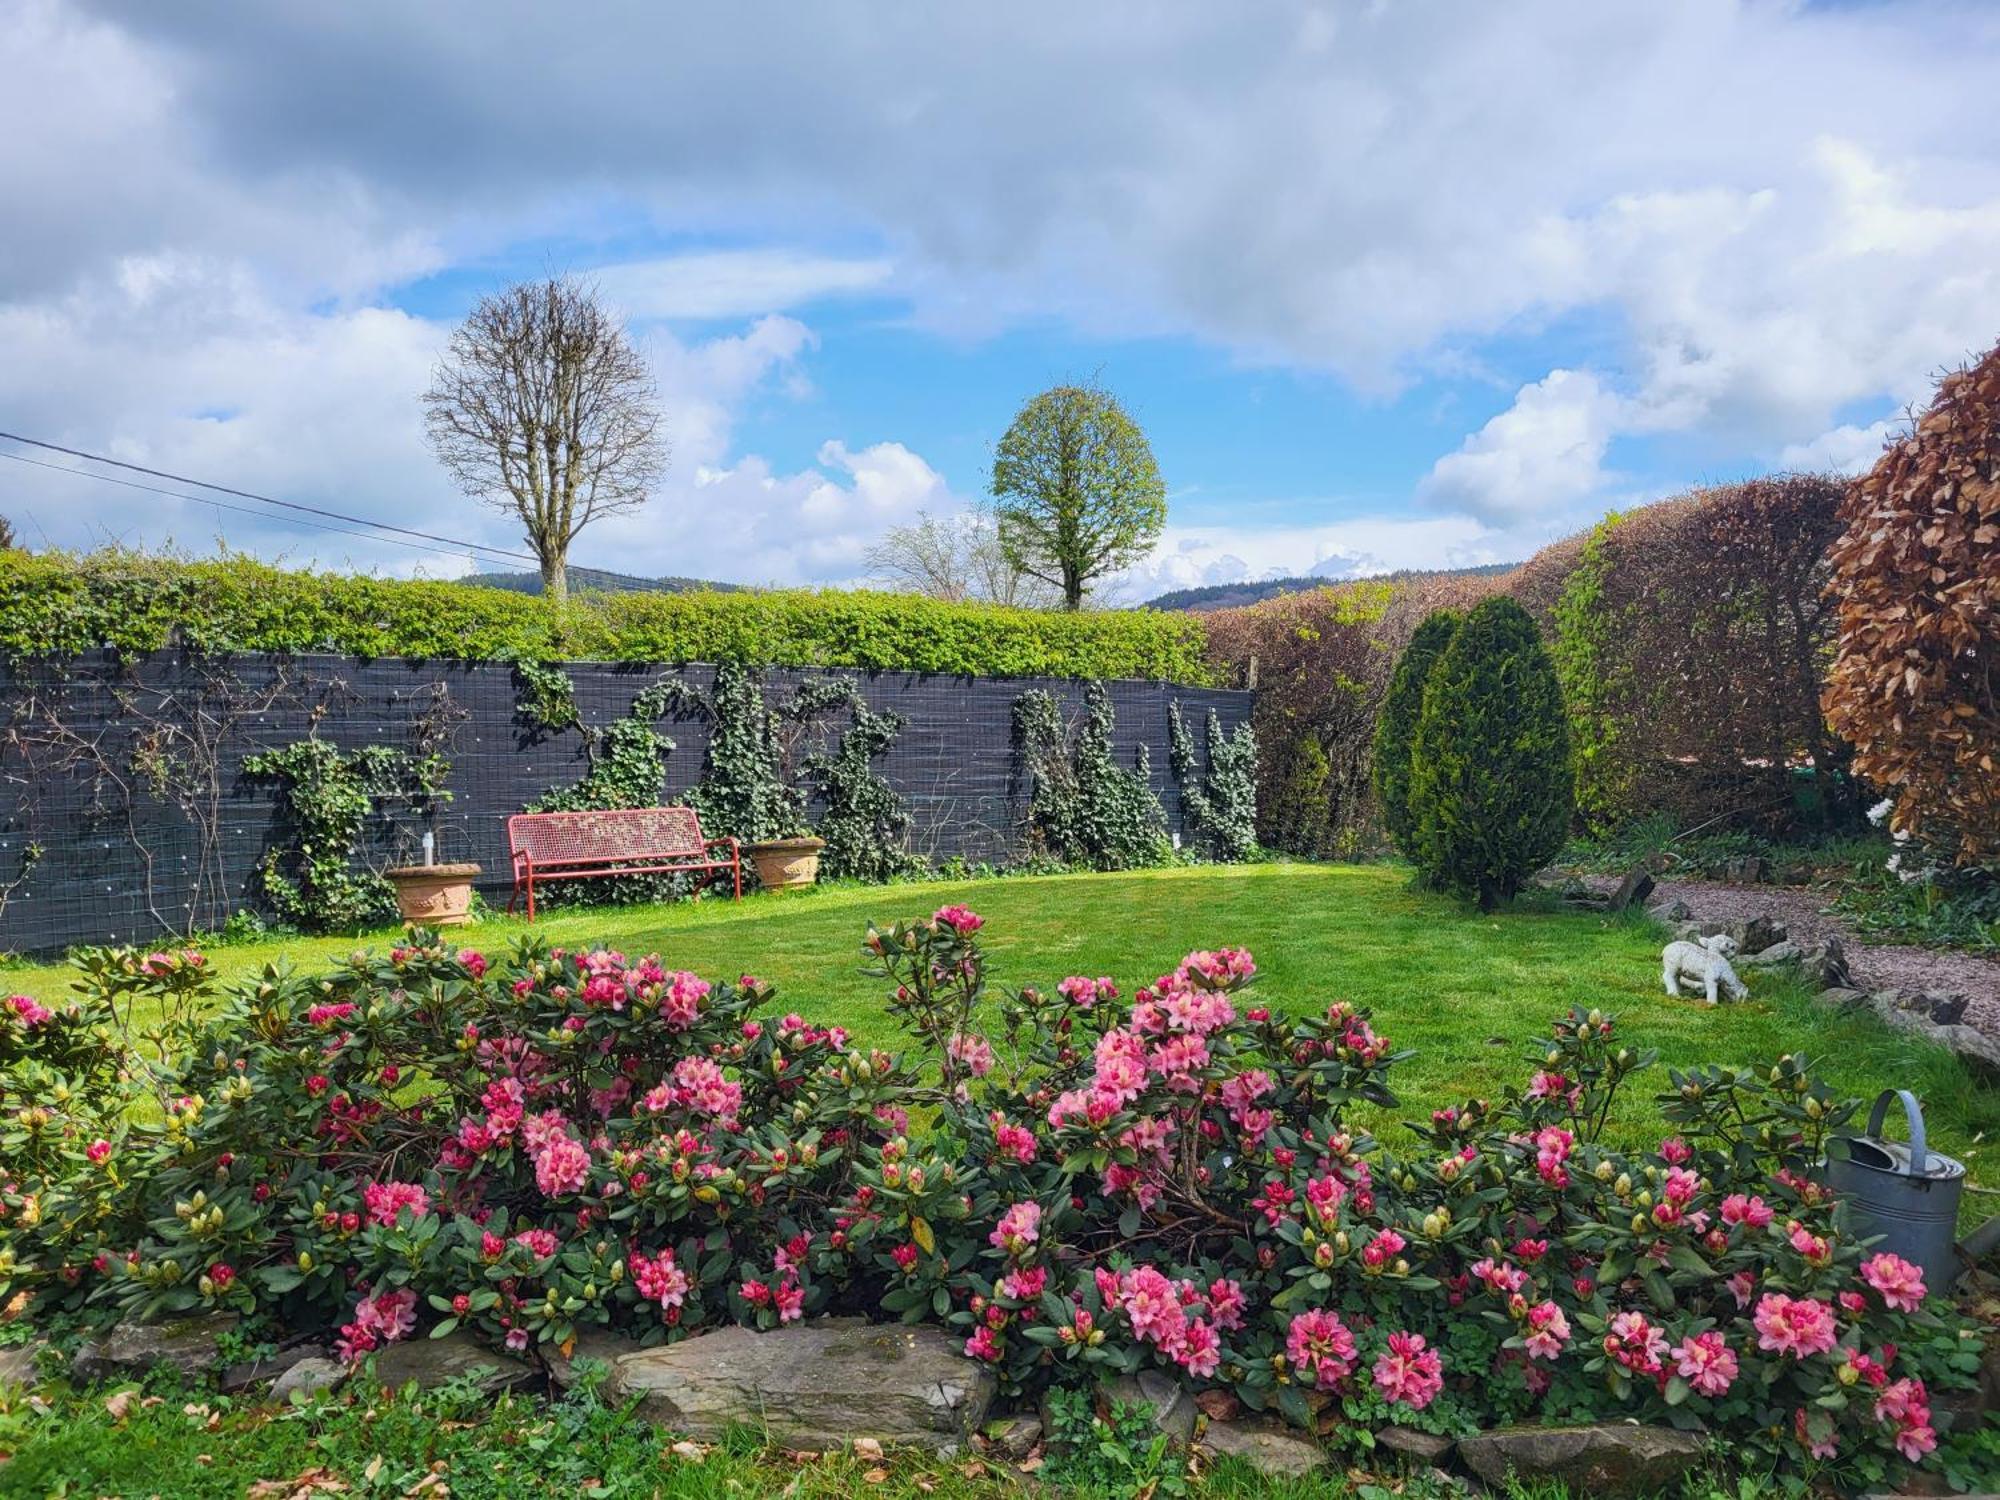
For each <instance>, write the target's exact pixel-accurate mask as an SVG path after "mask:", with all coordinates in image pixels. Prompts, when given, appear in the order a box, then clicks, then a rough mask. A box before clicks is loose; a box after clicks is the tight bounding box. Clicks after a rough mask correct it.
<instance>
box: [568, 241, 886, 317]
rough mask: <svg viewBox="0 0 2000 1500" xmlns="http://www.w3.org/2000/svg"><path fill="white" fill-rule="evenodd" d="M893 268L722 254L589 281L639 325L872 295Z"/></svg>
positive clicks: (674, 259)
mask: <svg viewBox="0 0 2000 1500" xmlns="http://www.w3.org/2000/svg"><path fill="white" fill-rule="evenodd" d="M892 269H893V268H892V267H891V265H890V263H889V262H888V261H886V260H882V259H879V258H877V259H864V260H843V259H839V258H836V257H833V256H824V255H809V254H805V253H803V252H801V251H797V250H785V249H772V250H717V251H708V252H703V253H700V254H691V255H672V256H663V257H661V258H659V259H656V260H642V261H628V262H625V263H624V264H621V265H615V266H605V267H603V268H602V269H600V270H595V271H592V272H591V273H590V276H591V279H593V280H594V281H596V282H597V284H598V285H599V287H601V288H602V289H603V291H604V294H605V296H606V297H607V298H609V299H610V300H612V301H613V302H616V303H617V304H619V305H620V306H621V307H622V308H623V309H624V310H625V311H626V312H627V313H628V314H629V315H630V316H632V317H634V318H745V317H754V316H756V315H757V314H759V313H771V312H780V311H783V310H784V309H786V308H793V307H798V306H801V305H803V304H805V303H808V302H817V301H819V300H821V299H823V298H827V297H840V296H853V295H855V294H857V293H861V292H867V291H872V290H875V289H876V288H879V287H880V286H881V285H882V283H883V282H885V281H887V280H888V278H889V273H890V271H891V270H892Z"/></svg>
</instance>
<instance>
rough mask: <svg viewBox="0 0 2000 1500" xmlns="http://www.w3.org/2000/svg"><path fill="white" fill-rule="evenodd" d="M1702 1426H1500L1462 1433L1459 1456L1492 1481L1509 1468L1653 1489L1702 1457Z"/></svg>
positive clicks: (1575, 1483)
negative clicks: (1698, 1430) (1691, 1429)
mask: <svg viewBox="0 0 2000 1500" xmlns="http://www.w3.org/2000/svg"><path fill="white" fill-rule="evenodd" d="M1704 1451H1705V1444H1704V1443H1703V1441H1702V1439H1701V1437H1700V1435H1699V1434H1697V1433H1692V1432H1678V1431H1675V1430H1674V1429H1673V1428H1671V1427H1637V1426H1626V1425H1623V1424H1619V1423H1610V1422H1606V1423H1600V1424H1597V1425H1595V1426H1589V1427H1500V1428H1495V1429H1494V1430H1493V1431H1491V1432H1480V1433H1474V1434H1473V1435H1472V1436H1471V1437H1465V1438H1460V1439H1459V1440H1458V1456H1459V1458H1460V1459H1461V1460H1462V1461H1463V1462H1464V1464H1465V1466H1466V1467H1467V1468H1469V1469H1471V1470H1472V1472H1473V1473H1475V1474H1477V1475H1478V1476H1479V1477H1480V1478H1481V1479H1483V1480H1485V1481H1486V1482H1487V1483H1488V1484H1495V1485H1497V1484H1504V1483H1505V1482H1506V1479H1507V1476H1508V1474H1510V1473H1512V1474H1515V1475H1518V1476H1519V1477H1520V1478H1523V1479H1536V1478H1548V1479H1556V1480H1560V1481H1561V1482H1562V1483H1563V1484H1564V1485H1566V1486H1567V1487H1568V1488H1569V1490H1570V1492H1571V1493H1572V1494H1578V1495H1590V1496H1606V1495H1616V1496H1633V1497H1638V1496H1650V1495H1655V1494H1658V1493H1661V1492H1663V1491H1665V1490H1667V1489H1669V1488H1670V1487H1671V1486H1672V1485H1673V1483H1674V1481H1675V1480H1677V1479H1679V1478H1680V1476H1681V1475H1682V1474H1684V1473H1686V1472H1687V1471H1688V1470H1689V1469H1691V1468H1693V1467H1694V1466H1695V1465H1696V1464H1698V1463H1700V1462H1701V1460H1702V1456H1703V1453H1704Z"/></svg>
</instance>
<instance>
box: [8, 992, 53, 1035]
mask: <svg viewBox="0 0 2000 1500" xmlns="http://www.w3.org/2000/svg"><path fill="white" fill-rule="evenodd" d="M7 1008H8V1009H9V1010H11V1011H13V1012H14V1015H15V1016H16V1018H17V1019H19V1021H20V1023H21V1024H22V1025H23V1026H25V1027H26V1028H27V1029H28V1030H30V1031H33V1030H34V1029H35V1028H36V1027H37V1026H46V1025H47V1024H48V1023H49V1022H50V1021H53V1020H54V1019H55V1018H56V1013H55V1012H54V1011H52V1010H50V1009H49V1008H48V1007H47V1006H45V1005H41V1004H38V1003H37V1002H36V1001H34V1000H32V999H30V998H29V997H28V996H26V995H9V996H8V997H7Z"/></svg>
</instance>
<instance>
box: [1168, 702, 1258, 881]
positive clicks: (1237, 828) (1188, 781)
mask: <svg viewBox="0 0 2000 1500" xmlns="http://www.w3.org/2000/svg"><path fill="white" fill-rule="evenodd" d="M1167 764H1168V768H1169V769H1170V770H1171V771H1172V772H1173V776H1174V783H1175V785H1177V786H1178V787H1179V788H1180V793H1181V810H1182V812H1184V813H1185V814H1186V820H1187V825H1188V831H1189V833H1190V834H1191V835H1192V836H1193V838H1194V840H1195V843H1196V845H1197V851H1196V852H1198V853H1201V854H1203V855H1205V856H1206V857H1208V858H1209V859H1216V860H1221V861H1223V862H1224V863H1226V864H1235V863H1237V862H1239V861H1242V860H1246V859H1248V858H1249V857H1250V856H1251V855H1253V854H1255V853H1256V852H1257V735H1256V731H1255V730H1253V729H1252V728H1251V727H1250V725H1249V723H1248V722H1245V723H1243V724H1240V725H1238V726H1237V729H1236V732H1235V733H1234V734H1230V735H1225V734H1224V733H1223V732H1222V721H1221V720H1220V719H1219V718H1217V717H1216V713H1215V710H1214V709H1210V710H1209V711H1208V767H1207V769H1206V770H1205V771H1204V770H1203V769H1202V768H1201V765H1200V761H1199V760H1198V758H1197V756H1196V753H1195V747H1194V736H1193V735H1192V734H1190V733H1188V727H1187V724H1186V722H1185V721H1183V720H1182V718H1181V706H1180V704H1179V703H1169V704H1168V705H1167Z"/></svg>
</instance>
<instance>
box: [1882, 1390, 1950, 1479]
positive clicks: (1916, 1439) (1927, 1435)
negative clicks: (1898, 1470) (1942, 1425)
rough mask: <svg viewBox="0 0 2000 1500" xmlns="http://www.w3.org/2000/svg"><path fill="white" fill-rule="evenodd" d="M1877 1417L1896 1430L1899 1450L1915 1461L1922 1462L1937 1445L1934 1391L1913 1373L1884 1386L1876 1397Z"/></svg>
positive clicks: (1894, 1439)
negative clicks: (1933, 1412) (1933, 1422)
mask: <svg viewBox="0 0 2000 1500" xmlns="http://www.w3.org/2000/svg"><path fill="white" fill-rule="evenodd" d="M1875 1420H1876V1421H1878V1422H1880V1423H1883V1424H1884V1425H1885V1426H1887V1427H1889V1428H1890V1429H1892V1434H1893V1435H1892V1438H1891V1441H1893V1442H1894V1443H1895V1445H1896V1451H1897V1452H1898V1453H1900V1454H1902V1455H1903V1457H1904V1458H1906V1459H1908V1460H1909V1461H1910V1462H1911V1463H1913V1464H1914V1463H1920V1462H1922V1460H1923V1456H1924V1455H1925V1454H1926V1453H1929V1452H1930V1451H1931V1450H1932V1449H1934V1448H1936V1447H1937V1429H1936V1428H1935V1427H1933V1426H1932V1425H1931V1399H1930V1393H1929V1392H1928V1391H1926V1390H1925V1389H1924V1383H1923V1382H1922V1381H1921V1380H1918V1379H1916V1378H1915V1377H1913V1376H1906V1377H1905V1378H1903V1379H1902V1380H1898V1381H1896V1382H1895V1383H1894V1384H1893V1385H1889V1386H1886V1387H1884V1389H1883V1391H1882V1394H1881V1395H1879V1396H1877V1397H1876V1398H1875Z"/></svg>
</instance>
